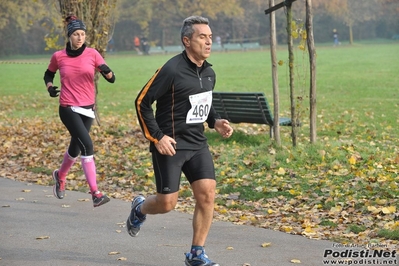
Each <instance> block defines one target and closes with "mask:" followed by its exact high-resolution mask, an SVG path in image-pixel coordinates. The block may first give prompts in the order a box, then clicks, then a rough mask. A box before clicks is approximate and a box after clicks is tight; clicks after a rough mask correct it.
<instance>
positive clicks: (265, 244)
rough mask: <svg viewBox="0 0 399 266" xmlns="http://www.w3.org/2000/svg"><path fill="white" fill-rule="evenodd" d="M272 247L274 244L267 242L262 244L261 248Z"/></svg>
mask: <svg viewBox="0 0 399 266" xmlns="http://www.w3.org/2000/svg"><path fill="white" fill-rule="evenodd" d="M271 245H272V243H270V242H265V243H262V245H261V247H262V248H267V247H270V246H271Z"/></svg>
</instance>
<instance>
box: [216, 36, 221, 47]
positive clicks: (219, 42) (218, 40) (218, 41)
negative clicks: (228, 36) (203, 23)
mask: <svg viewBox="0 0 399 266" xmlns="http://www.w3.org/2000/svg"><path fill="white" fill-rule="evenodd" d="M215 41H216V43H217V45H219V46H221V45H222V37H220V36H219V35H218V36H216V38H215Z"/></svg>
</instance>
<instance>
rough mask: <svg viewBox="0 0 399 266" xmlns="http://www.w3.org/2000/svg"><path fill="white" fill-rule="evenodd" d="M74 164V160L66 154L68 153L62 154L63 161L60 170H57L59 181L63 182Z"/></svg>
mask: <svg viewBox="0 0 399 266" xmlns="http://www.w3.org/2000/svg"><path fill="white" fill-rule="evenodd" d="M75 162H76V158H73V157H71V156H70V155H69V154H68V151H66V152H65V154H64V160H63V161H62V164H61V167H60V169H58V177H59V178H60V179H61V180H65V178H66V175H67V174H68V172H69V170H70V169H71V167H72V165H73V164H74V163H75Z"/></svg>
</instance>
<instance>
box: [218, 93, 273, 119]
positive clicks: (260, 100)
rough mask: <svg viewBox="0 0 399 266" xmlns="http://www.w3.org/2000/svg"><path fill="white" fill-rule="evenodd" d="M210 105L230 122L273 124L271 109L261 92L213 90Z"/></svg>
mask: <svg viewBox="0 0 399 266" xmlns="http://www.w3.org/2000/svg"><path fill="white" fill-rule="evenodd" d="M212 105H213V107H214V108H215V110H216V112H217V113H219V115H220V116H221V117H222V118H224V119H227V120H229V121H230V122H231V123H256V124H265V125H269V126H273V110H272V109H270V106H269V104H268V102H267V99H266V97H265V95H264V94H263V93H261V92H255V93H245V92H242V93H241V92H235V93H232V92H213V101H212Z"/></svg>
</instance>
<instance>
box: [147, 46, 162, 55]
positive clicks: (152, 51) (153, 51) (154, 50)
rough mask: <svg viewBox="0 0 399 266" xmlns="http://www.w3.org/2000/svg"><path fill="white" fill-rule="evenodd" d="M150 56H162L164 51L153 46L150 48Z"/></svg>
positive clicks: (159, 47)
mask: <svg viewBox="0 0 399 266" xmlns="http://www.w3.org/2000/svg"><path fill="white" fill-rule="evenodd" d="M149 53H150V54H164V53H165V51H164V50H163V49H162V47H161V46H154V47H150V51H149Z"/></svg>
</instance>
